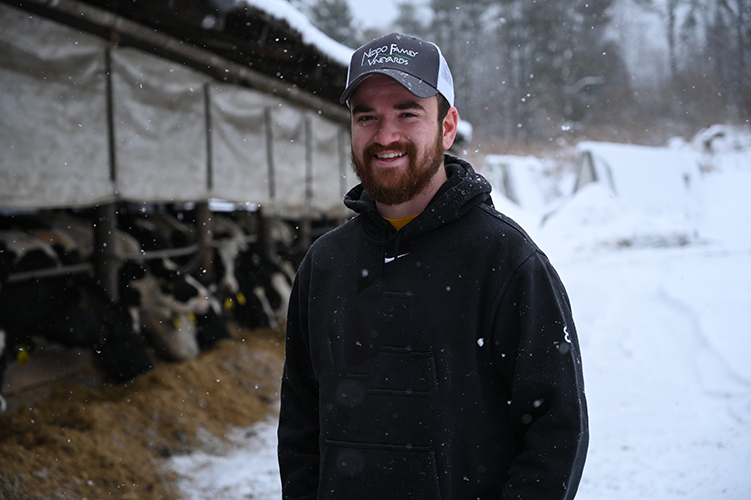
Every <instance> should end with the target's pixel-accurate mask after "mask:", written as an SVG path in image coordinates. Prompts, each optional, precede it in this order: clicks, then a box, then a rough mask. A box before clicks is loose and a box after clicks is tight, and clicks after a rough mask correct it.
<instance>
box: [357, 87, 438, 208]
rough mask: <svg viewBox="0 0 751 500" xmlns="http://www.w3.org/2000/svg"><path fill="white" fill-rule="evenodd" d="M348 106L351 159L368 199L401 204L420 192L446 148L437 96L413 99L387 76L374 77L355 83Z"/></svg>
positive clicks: (432, 174)
mask: <svg viewBox="0 0 751 500" xmlns="http://www.w3.org/2000/svg"><path fill="white" fill-rule="evenodd" d="M350 108H351V109H352V163H353V164H354V167H355V173H356V174H357V176H358V177H359V178H360V181H361V182H362V184H363V186H364V187H365V190H366V191H367V192H368V193H369V194H370V196H371V198H373V199H374V200H375V201H377V202H379V203H382V204H384V205H400V204H402V203H405V202H407V201H409V200H411V199H412V198H414V197H415V196H416V195H417V194H419V193H420V192H422V191H423V190H424V189H425V188H426V186H427V185H428V184H429V183H430V180H431V179H432V178H433V176H434V175H435V174H436V172H437V171H438V169H439V168H441V167H442V166H443V152H444V151H445V150H446V149H447V148H446V147H444V136H443V127H442V126H440V124H439V122H438V98H437V97H436V96H434V97H430V98H428V99H421V98H419V97H415V96H414V95H413V94H411V93H410V92H409V91H407V90H406V89H405V88H404V87H402V86H401V85H400V84H398V83H397V82H396V81H394V80H392V79H391V78H389V77H387V76H383V75H374V76H371V77H369V78H367V79H366V80H364V81H363V82H362V83H361V84H360V85H359V86H358V87H357V90H355V92H354V94H352V98H351V99H350ZM452 138H453V137H452ZM449 146H450V143H449Z"/></svg>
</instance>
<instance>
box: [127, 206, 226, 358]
mask: <svg viewBox="0 0 751 500" xmlns="http://www.w3.org/2000/svg"><path fill="white" fill-rule="evenodd" d="M120 227H121V229H120V230H119V231H123V232H124V233H126V234H129V235H131V237H132V238H134V239H135V240H137V241H138V244H140V246H141V248H142V249H143V250H145V251H160V250H169V249H173V248H175V246H174V245H181V246H186V245H188V244H189V243H190V242H191V241H192V238H193V235H192V231H191V230H190V228H188V227H187V226H186V225H184V224H182V223H180V222H179V221H177V219H175V218H174V217H171V216H168V215H166V214H149V215H148V216H145V217H144V216H139V215H125V216H124V217H122V218H121V220H120ZM176 260H177V259H172V258H164V257H162V258H158V259H151V260H148V261H147V262H145V264H144V265H143V266H142V267H141V269H140V270H137V269H136V267H134V266H136V264H133V263H131V264H129V267H128V269H129V273H130V274H131V275H132V276H124V275H122V274H121V277H120V280H121V281H122V283H123V284H122V285H121V293H124V294H126V296H128V297H130V299H129V300H130V301H131V302H133V301H134V300H135V301H137V303H138V305H139V311H138V312H139V315H140V322H141V325H142V326H143V328H144V331H145V332H146V333H148V334H149V335H150V337H151V338H152V340H153V341H154V344H155V347H157V349H158V350H159V351H160V353H161V354H162V355H163V356H164V357H166V358H167V359H170V360H173V361H183V360H187V359H192V358H195V357H196V356H198V354H199V353H200V351H201V350H204V349H208V348H210V347H211V346H212V345H213V344H214V343H215V342H216V341H218V340H220V339H225V338H231V334H230V332H229V329H228V328H227V325H226V317H225V316H224V312H223V310H222V307H221V305H220V304H219V303H218V300H217V299H216V298H215V297H214V295H213V293H212V291H211V290H209V288H207V287H206V286H204V285H203V284H202V283H200V282H199V281H198V279H197V278H195V277H194V276H192V275H191V274H190V273H188V272H187V271H183V270H181V269H180V267H179V266H178V264H177V262H176ZM134 271H135V273H134ZM126 274H128V273H126ZM126 285H127V286H128V287H130V290H124V289H123V288H124V287H126ZM134 292H135V293H136V294H137V295H138V297H137V298H134V295H133V293H134Z"/></svg>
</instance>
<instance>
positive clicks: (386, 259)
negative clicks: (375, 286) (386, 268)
mask: <svg viewBox="0 0 751 500" xmlns="http://www.w3.org/2000/svg"><path fill="white" fill-rule="evenodd" d="M407 255H409V252H407V253H403V254H401V255H397V256H396V257H384V258H383V262H384V263H385V264H388V263H390V262H394V261H395V260H396V259H401V258H402V257H405V256H407Z"/></svg>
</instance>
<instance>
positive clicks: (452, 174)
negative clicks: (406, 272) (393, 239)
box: [344, 154, 493, 239]
mask: <svg viewBox="0 0 751 500" xmlns="http://www.w3.org/2000/svg"><path fill="white" fill-rule="evenodd" d="M444 165H445V166H446V175H447V177H448V180H447V181H446V182H445V183H444V184H443V186H441V188H440V189H439V190H438V192H437V193H436V194H435V196H433V199H432V200H430V203H428V206H427V207H425V210H423V212H422V213H421V214H420V215H418V216H417V217H416V218H415V219H414V220H412V221H411V222H410V223H409V224H407V225H406V226H404V227H403V228H402V230H401V231H399V233H401V234H400V235H401V237H402V239H407V238H410V237H414V236H417V235H421V234H424V233H426V232H428V231H431V230H433V229H435V228H437V227H440V226H442V225H444V224H447V223H449V222H452V221H454V220H456V219H458V218H460V217H461V216H462V215H464V214H466V213H467V212H468V211H469V210H471V209H472V208H474V207H475V206H477V205H478V204H480V203H485V204H487V205H491V206H492V203H493V202H492V201H491V198H490V191H491V187H490V183H489V182H488V181H487V180H486V179H485V178H484V177H483V176H481V175H480V174H478V173H477V172H475V170H474V169H473V168H472V165H470V164H469V163H468V162H467V161H465V160H462V159H460V158H457V157H455V156H451V155H449V154H445V155H444ZM344 204H345V205H346V206H347V208H349V209H350V210H353V211H355V212H357V213H358V214H360V216H361V217H365V219H367V222H365V221H364V225H365V226H366V232H368V233H369V234H371V235H373V236H375V235H376V234H380V235H381V238H383V239H386V238H388V237H389V236H390V235H392V234H393V233H396V230H395V229H394V228H393V227H392V226H391V224H390V223H389V222H388V221H386V220H385V219H384V218H383V217H382V216H381V214H380V213H379V212H378V209H377V208H376V204H375V202H374V201H373V199H372V198H371V197H370V195H369V194H368V192H367V191H365V189H364V188H363V186H362V184H358V185H357V186H355V187H354V188H352V189H351V190H350V191H349V192H348V193H347V194H346V195H345V197H344ZM374 233H376V234H374Z"/></svg>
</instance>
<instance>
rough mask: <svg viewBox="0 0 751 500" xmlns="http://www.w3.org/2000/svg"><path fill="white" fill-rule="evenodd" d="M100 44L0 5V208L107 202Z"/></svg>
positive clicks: (109, 195)
mask: <svg viewBox="0 0 751 500" xmlns="http://www.w3.org/2000/svg"><path fill="white" fill-rule="evenodd" d="M104 64H105V45H104V44H102V43H100V42H99V40H97V39H96V38H94V37H91V36H87V35H84V34H81V33H78V32H75V31H73V30H70V29H67V28H65V27H63V26H60V25H58V24H55V23H50V22H46V21H43V20H42V19H41V18H40V17H39V16H30V15H28V14H23V13H21V11H18V10H15V9H12V8H10V7H7V6H1V5H0V207H12V208H45V207H51V206H52V207H54V206H71V205H90V204H96V203H100V202H105V201H108V200H111V199H113V192H114V186H113V184H112V182H111V181H110V168H109V152H108V151H109V150H108V142H107V141H108V140H107V115H106V113H105V112H104V110H105V109H106V105H107V104H106V79H105V75H104V72H103V71H102V68H104Z"/></svg>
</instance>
